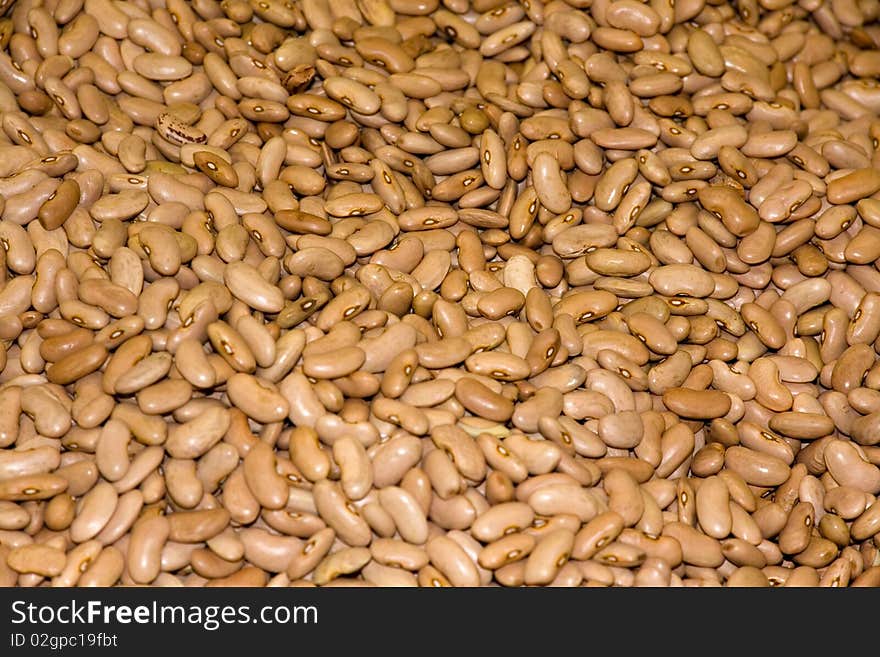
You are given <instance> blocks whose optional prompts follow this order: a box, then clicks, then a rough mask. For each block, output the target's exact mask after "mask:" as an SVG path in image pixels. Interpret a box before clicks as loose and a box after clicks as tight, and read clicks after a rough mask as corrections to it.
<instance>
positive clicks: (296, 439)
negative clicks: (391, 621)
mask: <svg viewBox="0 0 880 657" xmlns="http://www.w3.org/2000/svg"><path fill="white" fill-rule="evenodd" d="M0 15H3V16H4V17H3V18H2V19H0V46H2V47H0V127H2V130H0V140H2V141H0V208H2V214H0V217H2V219H0V245H2V247H3V248H2V249H0V448H2V449H0V584H2V585H9V586H13V585H17V586H49V585H51V586H74V585H77V586H110V585H134V584H139V585H152V586H203V585H207V586H232V585H246V586H262V585H270V586H287V585H367V584H369V585H379V586H398V585H399V586H408V585H421V586H443V585H454V586H480V585H502V586H520V585H529V586H533V585H549V586H578V585H586V586H682V585H684V586H711V585H727V586H768V585H769V586H782V585H785V586H815V585H823V586H848V585H853V584H854V585H860V586H878V585H880V554H878V546H880V502H877V498H876V495H878V494H880V467H878V465H880V358H878V349H880V339H878V337H880V272H878V269H877V267H876V263H877V262H878V258H880V169H878V168H876V167H877V166H878V165H880V157H878V152H880V151H878V140H880V119H878V116H877V115H878V112H880V85H878V83H877V77H878V74H880V23H878V17H880V1H878V0H798V1H797V2H793V1H792V0H739V1H738V2H736V3H730V2H727V1H723V0H708V1H707V0H676V1H675V2H673V1H672V0H649V1H648V2H640V1H638V0H565V1H562V0H551V1H549V2H547V3H546V4H545V3H543V2H541V0H520V1H510V0H443V2H442V3H440V2H439V1H438V0H223V1H222V2H217V1H216V0H191V1H190V0H125V1H121V0H18V1H15V2H13V1H12V0H3V1H2V2H0Z"/></svg>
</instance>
